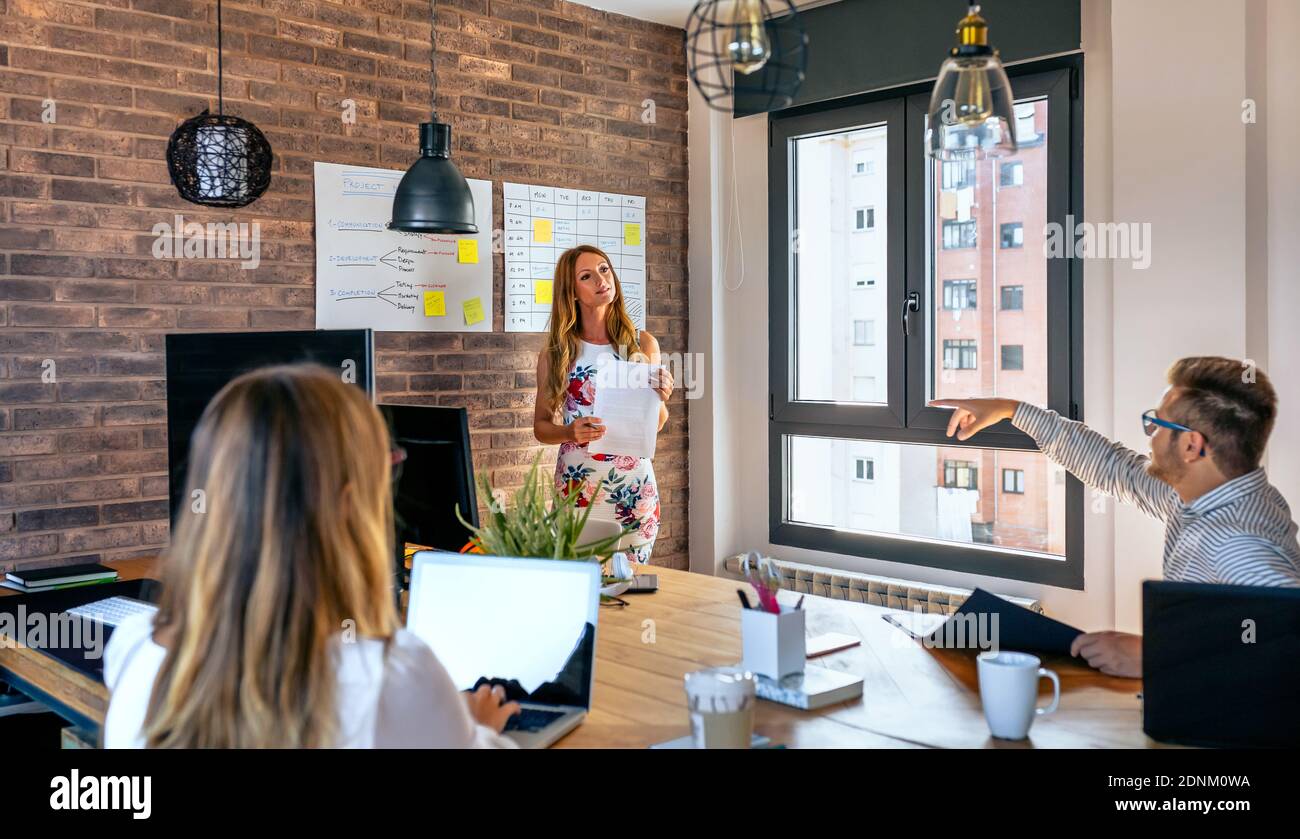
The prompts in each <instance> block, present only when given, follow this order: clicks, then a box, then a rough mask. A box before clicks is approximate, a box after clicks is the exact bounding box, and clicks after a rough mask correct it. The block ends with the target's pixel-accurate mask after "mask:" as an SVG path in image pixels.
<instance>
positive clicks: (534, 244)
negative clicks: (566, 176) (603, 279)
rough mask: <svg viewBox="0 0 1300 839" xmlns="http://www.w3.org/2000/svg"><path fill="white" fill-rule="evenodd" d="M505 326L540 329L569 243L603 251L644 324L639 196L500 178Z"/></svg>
mask: <svg viewBox="0 0 1300 839" xmlns="http://www.w3.org/2000/svg"><path fill="white" fill-rule="evenodd" d="M502 191H503V195H504V200H505V225H506V229H505V250H506V260H505V261H506V291H505V297H506V299H505V323H506V331H507V332H545V331H546V330H547V328H548V322H549V320H550V315H551V302H550V301H551V291H552V286H553V283H554V279H555V263H556V262H557V261H558V260H559V258H560V254H562V253H564V252H565V251H566V250H568V249H569V248H571V247H573V246H575V245H595V246H596V247H598V248H600V249H601V250H603V251H604V252H605V253H607V254H609V259H610V262H611V263H612V267H613V269H614V273H615V274H616V275H617V276H618V281H619V284H620V285H622V286H623V304H624V306H626V307H627V313H628V315H629V316H630V317H631V318H632V322H633V323H634V324H636V327H637V329H644V328H645V241H646V239H645V196H643V195H621V194H618V193H612V192H589V191H586V190H581V189H560V188H558V187H549V186H540V185H537V184H512V183H505V184H504V185H503V189H502Z"/></svg>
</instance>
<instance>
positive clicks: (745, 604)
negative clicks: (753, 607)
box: [736, 589, 750, 609]
mask: <svg viewBox="0 0 1300 839" xmlns="http://www.w3.org/2000/svg"><path fill="white" fill-rule="evenodd" d="M736 594H737V595H739V597H740V605H741V606H743V607H744V608H746V609H748V608H750V606H749V598H748V597H746V596H745V592H744V590H743V589H736Z"/></svg>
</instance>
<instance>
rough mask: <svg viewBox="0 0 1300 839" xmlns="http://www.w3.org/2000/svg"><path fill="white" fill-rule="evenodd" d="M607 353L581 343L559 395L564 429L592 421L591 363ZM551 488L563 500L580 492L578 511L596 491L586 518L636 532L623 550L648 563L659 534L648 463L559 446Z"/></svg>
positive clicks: (582, 445)
mask: <svg viewBox="0 0 1300 839" xmlns="http://www.w3.org/2000/svg"><path fill="white" fill-rule="evenodd" d="M607 353H608V354H610V355H613V354H614V353H613V351H612V350H611V349H610V347H609V345H608V344H589V343H587V342H586V341H583V342H582V352H581V353H580V354H579V356H578V358H577V359H576V360H575V361H574V363H573V369H571V370H570V371H569V387H568V389H567V390H566V391H565V394H564V400H563V405H562V412H563V421H564V424H565V425H568V424H569V423H571V422H573V421H574V420H575V419H577V418H578V417H589V416H592V405H593V403H594V402H595V401H596V362H597V361H599V360H600V358H601V356H603V355H605V354H607ZM601 481H604V483H603V484H601ZM555 486H556V488H557V489H559V490H560V491H561V492H563V493H564V494H565V495H566V496H567V495H568V494H569V493H570V492H573V491H575V490H576V491H578V492H580V493H581V494H580V495H579V497H578V506H580V507H585V506H588V505H589V504H591V503H592V498H593V497H595V496H596V489H597V487H599V488H600V494H599V497H598V498H597V501H596V507H595V509H593V510H592V511H591V517H592V518H593V519H604V520H606V521H616V522H618V523H619V524H622V525H623V526H624V527H627V526H629V525H636V526H637V528H638V529H637V531H636V532H635V533H634V534H632V537H631V540H630V545H629V546H628V547H627V549H626V550H627V552H628V558H629V559H635V560H636V561H637V562H649V561H650V551H651V549H652V548H653V547H654V542H655V536H656V535H657V534H658V532H659V491H658V489H657V488H656V487H655V472H654V467H653V466H651V464H650V461H649V459H647V458H644V457H628V456H624V455H613V454H589V453H588V452H587V444H586V443H563V444H562V445H561V446H560V457H559V459H558V460H557V461H556V462H555Z"/></svg>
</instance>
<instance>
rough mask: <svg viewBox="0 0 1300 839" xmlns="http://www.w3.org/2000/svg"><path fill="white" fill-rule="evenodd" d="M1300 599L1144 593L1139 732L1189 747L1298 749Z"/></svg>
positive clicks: (1221, 590)
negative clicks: (1297, 663)
mask: <svg viewBox="0 0 1300 839" xmlns="http://www.w3.org/2000/svg"><path fill="white" fill-rule="evenodd" d="M1297 661H1300V589H1295V588H1290V589H1284V588H1268V587H1264V586H1221V585H1209V584H1205V583H1172V582H1170V583H1167V582H1155V581H1148V582H1145V583H1143V584H1142V713H1143V721H1142V730H1143V731H1145V732H1146V733H1147V735H1148V736H1149V737H1151V738H1153V739H1155V740H1161V741H1165V742H1171V743H1182V744H1186V745H1193V746H1228V747H1279V746H1290V747H1295V746H1300V714H1298V713H1297V709H1300V667H1297V666H1296V662H1297Z"/></svg>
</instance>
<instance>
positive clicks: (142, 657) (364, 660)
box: [103, 615, 515, 749]
mask: <svg viewBox="0 0 1300 839" xmlns="http://www.w3.org/2000/svg"><path fill="white" fill-rule="evenodd" d="M165 654H166V650H164V649H163V647H162V646H160V645H159V644H158V643H156V642H155V641H154V640H153V616H152V615H133V616H131V617H130V618H128V619H127V620H125V621H123V622H122V624H121V625H120V626H118V627H117V629H115V630H114V631H113V636H112V638H110V639H109V642H108V648H107V649H106V650H105V651H104V683H105V684H106V685H108V689H109V691H110V692H111V694H112V697H111V699H110V701H109V705H108V715H107V716H106V718H105V720H104V737H103V741H104V747H105V748H108V749H121V748H143V747H144V731H143V728H144V718H145V713H146V711H147V710H148V706H149V696H150V695H151V694H152V692H153V685H154V680H155V679H157V677H158V670H159V669H160V668H161V667H162V662H163V657H164V655H165ZM336 673H337V677H338V693H337V700H336V701H337V702H338V712H339V737H338V743H337V744H336V745H337V746H338V747H339V748H360V749H367V748H452V749H464V748H514V746H515V744H514V741H512V740H510V739H509V738H506V737H502V736H501V735H499V734H497V733H495V732H493V731H492V730H491V729H489V728H487V727H485V726H482V725H479V724H478V723H476V722H475V721H474V719H473V718H472V717H471V716H470V713H469V707H468V705H467V704H466V701H465V695H464V694H462V693H461V692H460V691H458V690H457V689H456V686H455V684H454V683H453V682H452V681H451V677H450V676H449V675H448V674H447V671H446V670H445V669H444V668H443V666H442V664H441V663H440V662H439V661H438V659H437V658H436V657H435V656H434V654H433V650H431V649H429V646H428V645H427V644H425V643H424V642H423V641H421V640H420V639H419V638H417V637H415V636H414V635H412V634H411V633H409V632H407V631H406V630H404V629H399V630H398V631H397V634H396V635H395V636H394V639H393V643H392V644H391V645H390V646H389V648H388V655H387V656H385V655H384V643H383V642H382V641H380V640H376V639H358V640H356V641H352V642H348V643H344V642H343V641H342V639H340V641H339V643H338V653H337V658H336Z"/></svg>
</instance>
